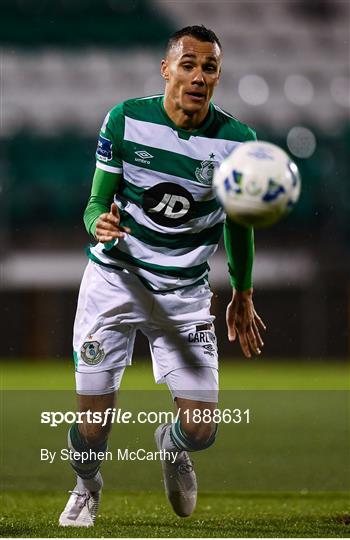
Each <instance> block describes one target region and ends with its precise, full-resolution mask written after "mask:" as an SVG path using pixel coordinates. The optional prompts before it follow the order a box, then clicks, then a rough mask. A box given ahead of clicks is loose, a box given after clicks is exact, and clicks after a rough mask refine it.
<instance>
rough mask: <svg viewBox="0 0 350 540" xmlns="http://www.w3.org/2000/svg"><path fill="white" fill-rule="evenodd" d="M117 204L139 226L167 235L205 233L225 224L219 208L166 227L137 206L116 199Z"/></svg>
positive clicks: (222, 212)
mask: <svg viewBox="0 0 350 540" xmlns="http://www.w3.org/2000/svg"><path fill="white" fill-rule="evenodd" d="M115 202H116V203H117V204H118V206H120V207H121V208H123V209H124V210H126V212H128V214H130V216H131V217H133V218H134V220H135V221H137V223H138V224H139V225H143V226H144V227H148V229H152V230H153V231H156V232H160V233H166V234H177V233H179V232H180V231H181V233H198V232H201V231H203V229H208V228H210V227H214V225H217V224H218V223H223V222H224V221H225V216H226V214H225V212H224V211H223V209H222V208H218V209H217V210H215V211H214V212H211V214H207V215H205V216H201V217H197V218H194V219H190V220H189V221H186V223H183V224H182V225H178V226H177V227H165V226H164V225H158V223H156V222H155V221H152V220H151V219H150V218H149V217H148V216H147V214H145V212H144V211H143V209H142V208H139V207H138V206H137V205H136V204H134V203H132V202H128V203H127V204H126V206H124V205H123V204H121V203H119V201H118V199H117V198H116V199H115ZM164 249H165V248H164Z"/></svg>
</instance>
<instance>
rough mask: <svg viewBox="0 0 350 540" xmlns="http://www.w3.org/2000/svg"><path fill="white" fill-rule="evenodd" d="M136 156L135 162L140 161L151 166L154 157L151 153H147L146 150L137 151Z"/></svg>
mask: <svg viewBox="0 0 350 540" xmlns="http://www.w3.org/2000/svg"><path fill="white" fill-rule="evenodd" d="M135 154H136V155H137V156H138V157H136V158H135V161H139V162H140V163H144V164H146V165H150V164H151V162H150V159H152V158H153V157H154V156H152V154H150V153H149V152H146V150H137V151H136V152H135Z"/></svg>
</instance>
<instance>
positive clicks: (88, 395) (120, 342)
mask: <svg viewBox="0 0 350 540" xmlns="http://www.w3.org/2000/svg"><path fill="white" fill-rule="evenodd" d="M126 279H129V280H130V278H127V276H126V277H125V278H124V275H123V273H121V272H120V273H116V272H111V271H109V270H108V269H104V268H102V267H100V266H98V265H96V264H94V263H91V262H90V263H89V265H88V267H87V269H86V271H85V274H84V277H83V280H82V284H81V287H80V292H79V299H78V307H77V314H76V319H75V323H74V337H73V348H74V359H75V368H76V387H77V393H78V403H79V412H80V413H88V411H90V412H91V413H96V412H97V413H101V414H102V416H103V422H102V423H101V422H100V423H99V422H91V421H89V418H90V419H91V416H90V417H88V415H87V414H86V415H82V420H83V422H82V423H81V424H74V425H73V426H72V427H71V429H70V430H69V434H68V444H69V447H70V449H71V450H73V451H76V452H77V453H78V454H77V455H78V457H77V458H76V457H75V456H74V458H73V459H72V461H71V465H72V467H73V469H74V470H75V472H76V474H77V482H76V486H75V488H74V490H73V493H72V497H71V498H70V499H69V501H68V504H67V506H66V508H65V510H64V512H63V513H62V515H61V517H60V524H61V525H74V526H90V525H93V522H94V519H95V516H96V512H97V504H98V498H99V494H100V491H101V488H102V477H101V475H100V472H99V468H100V460H99V459H95V458H96V457H97V455H98V452H105V451H106V448H107V437H108V433H109V429H110V420H111V418H110V416H109V415H107V416H106V415H105V413H106V412H107V411H108V409H111V408H113V406H114V404H115V401H114V399H115V398H114V394H115V392H116V390H118V388H119V385H120V381H121V378H122V375H123V372H124V368H125V366H127V365H130V363H131V355H132V350H133V344H134V339H135V329H134V326H133V322H134V321H133V319H132V317H134V316H137V308H136V307H135V308H134V306H133V304H132V301H133V299H132V297H131V293H130V292H129V290H128V287H127V286H126V285H125V280H126ZM135 313H136V315H134V314H135ZM125 319H126V322H125ZM102 424H105V425H102ZM83 452H88V455H89V459H85V456H84V459H83V457H82V456H79V453H81V454H82V453H83ZM90 455H91V459H90ZM100 455H101V454H100ZM89 501H90V502H89ZM90 503H91V505H90Z"/></svg>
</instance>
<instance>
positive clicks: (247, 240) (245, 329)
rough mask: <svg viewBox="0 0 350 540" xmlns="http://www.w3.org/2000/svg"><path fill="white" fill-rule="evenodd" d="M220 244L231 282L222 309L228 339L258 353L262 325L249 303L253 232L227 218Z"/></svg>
mask: <svg viewBox="0 0 350 540" xmlns="http://www.w3.org/2000/svg"><path fill="white" fill-rule="evenodd" d="M224 243H225V249H226V254H227V260H228V269H229V274H230V281H231V285H232V299H231V302H230V303H229V304H228V306H227V310H226V324H227V331H228V339H229V341H235V339H236V337H237V336H238V339H239V343H240V346H241V349H242V351H243V353H244V355H245V356H246V357H247V358H250V357H251V355H252V353H254V354H261V348H262V347H263V345H264V343H263V340H262V338H261V335H260V331H261V330H266V327H265V324H264V323H263V321H262V320H261V318H260V317H259V315H258V314H257V313H256V311H255V308H254V303H253V278H252V274H253V262H254V231H253V228H252V227H250V228H247V227H242V226H241V225H238V224H237V223H235V222H234V221H232V220H231V219H229V218H228V217H227V218H226V222H225V225H224Z"/></svg>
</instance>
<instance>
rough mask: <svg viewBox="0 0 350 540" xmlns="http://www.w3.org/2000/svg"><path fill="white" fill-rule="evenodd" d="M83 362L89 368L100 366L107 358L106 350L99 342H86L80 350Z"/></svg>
mask: <svg viewBox="0 0 350 540" xmlns="http://www.w3.org/2000/svg"><path fill="white" fill-rule="evenodd" d="M80 354H81V358H82V360H83V361H84V362H85V364H88V365H89V366H95V365H96V364H100V363H101V362H102V360H103V359H104V357H105V353H104V350H103V349H102V348H101V345H100V343H99V342H98V341H85V343H84V344H83V346H82V348H81V349H80Z"/></svg>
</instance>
